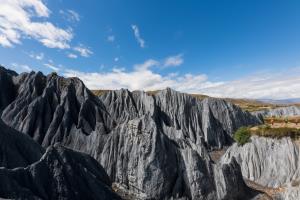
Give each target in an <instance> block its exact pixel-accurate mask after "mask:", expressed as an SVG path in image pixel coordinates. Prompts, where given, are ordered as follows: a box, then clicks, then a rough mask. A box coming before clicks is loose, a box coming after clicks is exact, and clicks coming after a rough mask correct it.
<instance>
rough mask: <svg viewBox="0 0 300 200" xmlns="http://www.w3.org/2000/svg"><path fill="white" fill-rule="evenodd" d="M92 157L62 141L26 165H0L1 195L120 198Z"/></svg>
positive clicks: (54, 197)
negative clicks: (12, 167)
mask: <svg viewBox="0 0 300 200" xmlns="http://www.w3.org/2000/svg"><path fill="white" fill-rule="evenodd" d="M110 186H111V183H110V180H109V178H108V176H107V175H106V173H105V171H104V169H103V168H102V167H101V166H100V165H99V164H98V163H97V162H96V161H95V160H94V159H92V158H91V157H89V156H88V155H84V154H82V153H78V152H74V151H72V150H69V149H66V148H64V147H62V146H60V145H55V146H51V147H49V148H48V149H47V151H46V153H45V154H44V155H43V157H42V158H41V159H40V160H39V161H38V162H36V163H33V164H31V165H29V166H28V167H26V168H15V169H6V168H0V188H1V189H0V197H1V198H13V199H53V200H54V199H72V200H73V199H74V200H76V199H77V200H81V199H95V200H96V199H107V200H109V199H120V198H119V197H118V196H117V195H116V194H114V193H113V192H112V190H111V188H110Z"/></svg>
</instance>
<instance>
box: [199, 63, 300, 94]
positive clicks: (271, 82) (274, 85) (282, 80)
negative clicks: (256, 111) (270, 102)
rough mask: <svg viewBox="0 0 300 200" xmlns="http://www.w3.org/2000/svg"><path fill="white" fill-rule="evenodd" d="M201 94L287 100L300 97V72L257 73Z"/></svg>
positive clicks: (291, 70) (292, 69) (290, 70)
mask: <svg viewBox="0 0 300 200" xmlns="http://www.w3.org/2000/svg"><path fill="white" fill-rule="evenodd" d="M199 92H202V93H205V94H208V95H211V96H217V97H234V98H258V99H264V98H271V99H286V98H299V97H300V71H299V70H295V69H294V68H290V69H287V70H286V72H284V71H282V72H278V71H277V72H274V71H270V72H268V73H257V74H254V75H251V76H246V77H243V78H240V79H238V80H233V81H228V82H225V83H224V84H222V85H219V86H217V87H211V88H207V89H205V90H199Z"/></svg>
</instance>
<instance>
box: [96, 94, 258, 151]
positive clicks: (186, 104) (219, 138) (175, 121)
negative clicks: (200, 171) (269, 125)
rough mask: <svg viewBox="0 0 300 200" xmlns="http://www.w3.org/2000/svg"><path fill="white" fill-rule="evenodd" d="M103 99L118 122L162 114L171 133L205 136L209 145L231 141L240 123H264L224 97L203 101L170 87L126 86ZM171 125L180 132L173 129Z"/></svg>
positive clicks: (195, 137)
mask: <svg viewBox="0 0 300 200" xmlns="http://www.w3.org/2000/svg"><path fill="white" fill-rule="evenodd" d="M100 99H101V100H102V101H103V103H104V105H105V106H106V108H107V110H108V112H109V113H110V114H111V116H112V117H113V119H114V120H115V121H117V122H118V123H123V122H126V120H131V119H134V118H137V117H140V116H142V115H144V114H145V113H147V112H148V113H151V114H152V115H156V116H158V119H157V122H158V123H160V124H163V126H164V127H163V128H164V133H165V134H166V135H168V137H170V138H178V137H179V138H180V137H185V138H186V137H188V138H189V139H191V140H192V141H193V142H194V143H198V142H200V141H201V139H202V138H204V140H205V142H206V143H207V144H208V145H209V146H211V147H217V148H221V147H222V146H223V145H229V144H231V142H232V139H231V137H232V134H233V132H234V131H235V130H237V129H238V128H239V127H241V126H248V125H255V124H259V123H260V120H259V119H258V118H257V117H254V116H252V115H251V114H250V113H248V112H244V111H242V110H241V109H240V108H239V107H237V106H235V105H233V104H231V103H229V102H226V101H224V100H222V99H215V98H206V99H204V100H202V101H201V100H198V99H196V98H194V97H192V96H190V95H188V94H184V93H180V92H177V91H174V90H172V89H170V88H167V89H166V90H162V91H160V92H158V93H157V94H156V95H154V96H150V95H147V94H146V93H145V92H141V91H135V92H129V91H128V90H124V89H122V90H119V91H110V92H107V93H106V94H103V95H101V96H100ZM170 127H172V128H174V129H175V130H176V133H174V132H170V131H169V130H170ZM172 131H173V130H172Z"/></svg>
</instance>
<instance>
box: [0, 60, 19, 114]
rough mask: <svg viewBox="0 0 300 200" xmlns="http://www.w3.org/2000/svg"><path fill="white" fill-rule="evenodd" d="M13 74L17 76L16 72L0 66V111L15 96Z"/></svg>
mask: <svg viewBox="0 0 300 200" xmlns="http://www.w3.org/2000/svg"><path fill="white" fill-rule="evenodd" d="M14 76H17V73H16V72H14V71H11V70H7V69H5V68H4V67H2V66H0V86H1V90H0V112H1V111H2V110H3V108H5V107H6V106H7V105H8V104H10V103H11V102H12V101H13V100H14V98H15V85H14V83H13V77H14Z"/></svg>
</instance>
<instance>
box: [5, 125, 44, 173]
mask: <svg viewBox="0 0 300 200" xmlns="http://www.w3.org/2000/svg"><path fill="white" fill-rule="evenodd" d="M43 153H44V149H43V148H42V147H41V146H40V145H39V144H37V143H36V142H34V141H33V140H32V139H31V138H30V137H29V136H27V135H25V134H21V133H19V132H17V131H16V130H14V129H12V128H10V127H9V126H7V125H6V124H4V123H3V122H2V120H0V167H5V168H9V169H11V168H16V167H26V166H28V165H30V164H32V163H34V162H36V161H38V160H39V159H40V158H41V157H42V155H43Z"/></svg>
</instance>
